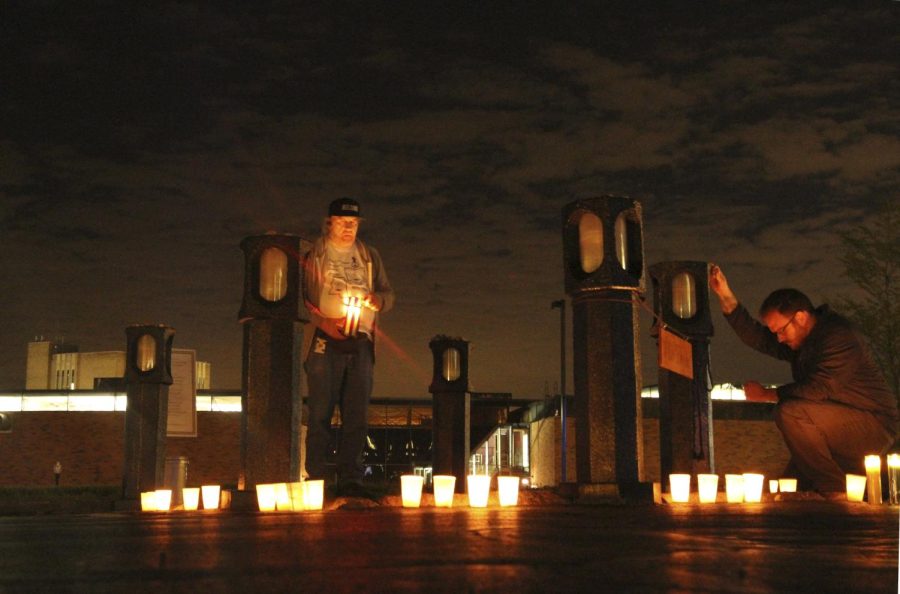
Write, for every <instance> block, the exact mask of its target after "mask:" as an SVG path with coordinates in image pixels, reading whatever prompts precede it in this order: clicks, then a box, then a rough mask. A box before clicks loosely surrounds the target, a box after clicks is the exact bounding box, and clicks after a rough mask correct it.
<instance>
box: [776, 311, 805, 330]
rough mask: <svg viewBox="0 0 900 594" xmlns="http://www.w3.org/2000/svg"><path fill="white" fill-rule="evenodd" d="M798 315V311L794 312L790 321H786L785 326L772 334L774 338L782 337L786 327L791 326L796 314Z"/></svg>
mask: <svg viewBox="0 0 900 594" xmlns="http://www.w3.org/2000/svg"><path fill="white" fill-rule="evenodd" d="M798 313H800V312H799V311H795V312H794V315H792V316H791V319H790V320H788V321H787V324H785V325H784V326H782V327H781V328H779V329H778V330H775V332H774V334H775V335H776V336H781V335H783V334H784V331H785V330H787V328H788V326H790V325H791V324H793V323H794V318H796V317H797V314H798Z"/></svg>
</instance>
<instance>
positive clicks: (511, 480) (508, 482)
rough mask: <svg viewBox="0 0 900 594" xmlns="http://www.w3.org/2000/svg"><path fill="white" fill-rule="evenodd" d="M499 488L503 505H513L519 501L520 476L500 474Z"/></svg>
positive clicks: (498, 479) (501, 504)
mask: <svg viewBox="0 0 900 594" xmlns="http://www.w3.org/2000/svg"><path fill="white" fill-rule="evenodd" d="M497 490H498V492H499V497H500V506H501V507H511V506H514V505H516V504H518V503H519V477H517V476H498V477H497Z"/></svg>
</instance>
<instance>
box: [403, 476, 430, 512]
mask: <svg viewBox="0 0 900 594" xmlns="http://www.w3.org/2000/svg"><path fill="white" fill-rule="evenodd" d="M424 482H425V477H423V476H419V475H418V474H404V475H402V476H401V477H400V498H401V499H402V501H403V507H419V505H420V504H421V503H422V484H423V483H424Z"/></svg>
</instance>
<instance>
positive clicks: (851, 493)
mask: <svg viewBox="0 0 900 594" xmlns="http://www.w3.org/2000/svg"><path fill="white" fill-rule="evenodd" d="M865 492H866V477H864V476H862V475H860V474H848V475H847V501H862V500H863V495H864V494H865Z"/></svg>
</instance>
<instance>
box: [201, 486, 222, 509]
mask: <svg viewBox="0 0 900 594" xmlns="http://www.w3.org/2000/svg"><path fill="white" fill-rule="evenodd" d="M221 489H222V488H221V487H220V486H219V485H203V486H202V487H200V495H201V496H202V498H203V509H219V495H220V492H221Z"/></svg>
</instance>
